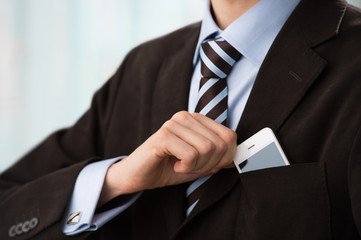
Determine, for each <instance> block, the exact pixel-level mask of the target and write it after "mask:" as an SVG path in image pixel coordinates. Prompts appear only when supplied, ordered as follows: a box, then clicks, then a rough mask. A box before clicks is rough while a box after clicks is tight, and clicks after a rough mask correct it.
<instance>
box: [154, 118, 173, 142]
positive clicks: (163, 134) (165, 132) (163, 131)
mask: <svg viewBox="0 0 361 240" xmlns="http://www.w3.org/2000/svg"><path fill="white" fill-rule="evenodd" d="M171 124H172V123H171V122H170V121H167V122H165V123H164V124H163V127H162V128H160V129H159V130H158V132H157V133H158V137H159V138H160V139H164V138H168V137H169V136H170V134H171V131H170V129H172V128H171V126H170V125H171Z"/></svg>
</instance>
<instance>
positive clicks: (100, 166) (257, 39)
mask: <svg viewBox="0 0 361 240" xmlns="http://www.w3.org/2000/svg"><path fill="white" fill-rule="evenodd" d="M299 2H300V0H261V1H260V2H258V3H257V4H256V5H255V6H254V7H252V8H251V9H250V10H249V11H247V12H246V13H245V14H243V15H242V16H241V17H239V18H238V19H237V20H236V21H234V22H233V23H232V24H231V25H229V26H228V27H227V28H226V29H224V30H223V31H222V30H220V29H219V28H218V26H217V24H216V23H215V22H214V20H213V18H212V15H211V12H210V2H209V1H208V4H207V10H206V14H205V17H204V19H203V21H202V26H201V32H200V36H199V39H198V43H197V47H196V50H195V54H194V59H193V65H194V71H193V76H192V80H191V87H190V93H189V101H188V111H189V112H194V109H195V107H196V104H197V102H198V90H199V81H200V60H199V47H200V45H201V44H202V42H203V41H205V40H206V39H207V38H209V37H210V36H213V37H214V36H221V37H223V38H224V39H225V40H226V41H228V42H229V43H230V44H231V45H232V46H233V47H235V48H236V49H237V50H238V51H239V52H240V53H241V54H242V57H241V59H240V60H239V61H238V62H237V63H236V64H235V65H234V67H233V70H232V71H231V73H230V74H229V76H228V78H227V84H228V119H227V121H228V122H227V126H228V127H229V128H231V129H233V130H235V129H236V128H237V124H238V122H239V120H240V118H241V115H242V113H243V110H244V107H245V105H246V102H247V100H248V97H249V94H250V92H251V89H252V87H253V83H254V81H255V79H256V77H257V74H258V71H259V69H260V67H261V64H262V62H263V60H264V59H265V57H266V55H267V52H268V50H269V49H270V47H271V45H272V43H273V41H274V39H275V38H276V36H277V34H278V33H279V31H280V30H281V28H282V26H283V25H284V23H285V22H286V20H287V19H288V17H289V16H290V14H291V13H292V12H293V10H294V9H295V7H296V6H297V5H298V3H299ZM121 158H122V157H119V158H115V159H109V160H104V161H101V162H96V163H92V164H89V165H88V166H86V167H85V168H84V169H83V170H82V171H81V173H80V174H79V176H78V178H77V181H76V184H75V187H74V190H73V194H72V197H71V199H70V201H69V206H68V209H67V211H66V213H65V217H64V224H63V232H64V233H65V234H66V235H74V234H77V233H80V232H83V231H95V230H97V229H98V228H99V227H101V226H102V225H104V224H105V223H106V222H108V221H109V220H111V219H112V218H114V217H115V216H117V215H118V214H120V213H121V212H122V211H124V210H125V209H127V208H128V207H129V206H131V205H132V204H133V203H134V201H136V199H138V197H139V196H140V195H141V193H137V194H134V195H132V196H131V197H130V199H129V201H128V202H127V203H125V204H124V205H121V206H119V207H116V208H114V209H111V210H108V211H106V212H103V213H99V214H94V213H95V210H96V207H97V202H98V199H99V196H100V193H101V190H102V185H103V182H104V177H105V174H106V172H107V169H108V168H109V166H110V165H111V164H113V163H114V162H116V161H118V160H119V159H121ZM76 212H80V215H79V219H78V220H79V221H78V222H76V223H73V224H67V219H68V217H69V216H70V215H71V214H72V213H76Z"/></svg>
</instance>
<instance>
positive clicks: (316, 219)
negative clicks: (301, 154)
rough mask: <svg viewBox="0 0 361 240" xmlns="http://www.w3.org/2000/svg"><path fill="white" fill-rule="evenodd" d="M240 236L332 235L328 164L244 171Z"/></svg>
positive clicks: (279, 237)
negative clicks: (327, 180)
mask: <svg viewBox="0 0 361 240" xmlns="http://www.w3.org/2000/svg"><path fill="white" fill-rule="evenodd" d="M240 178H241V188H242V191H241V199H240V200H241V205H240V213H239V221H238V227H237V229H238V233H237V235H238V234H240V235H239V236H238V237H241V236H243V237H245V236H246V237H245V238H243V239H252V240H255V239H292V240H296V239H308V240H310V239H318V240H320V239H331V231H330V206H329V197H328V190H327V184H326V176H325V166H324V164H321V163H307V164H294V165H290V166H285V167H276V168H269V169H263V170H257V171H253V172H247V173H243V174H241V175H240Z"/></svg>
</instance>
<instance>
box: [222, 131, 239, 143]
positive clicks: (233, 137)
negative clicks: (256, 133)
mask: <svg viewBox="0 0 361 240" xmlns="http://www.w3.org/2000/svg"><path fill="white" fill-rule="evenodd" d="M223 138H224V140H225V141H226V143H232V142H235V141H237V134H236V132H234V131H233V130H231V129H227V131H225V132H224V137H223Z"/></svg>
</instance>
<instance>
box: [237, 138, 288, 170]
mask: <svg viewBox="0 0 361 240" xmlns="http://www.w3.org/2000/svg"><path fill="white" fill-rule="evenodd" d="M285 165H287V164H286V163H285V162H284V161H283V158H282V156H281V154H280V152H279V151H278V149H277V146H276V144H275V143H274V142H272V143H270V144H268V145H267V146H266V147H264V148H262V149H261V150H260V151H258V152H257V153H255V154H254V155H252V156H251V157H249V158H248V159H247V160H245V161H243V162H242V163H240V164H239V165H238V166H239V168H240V169H241V171H242V172H249V171H253V170H258V169H264V168H270V167H279V166H285Z"/></svg>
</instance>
